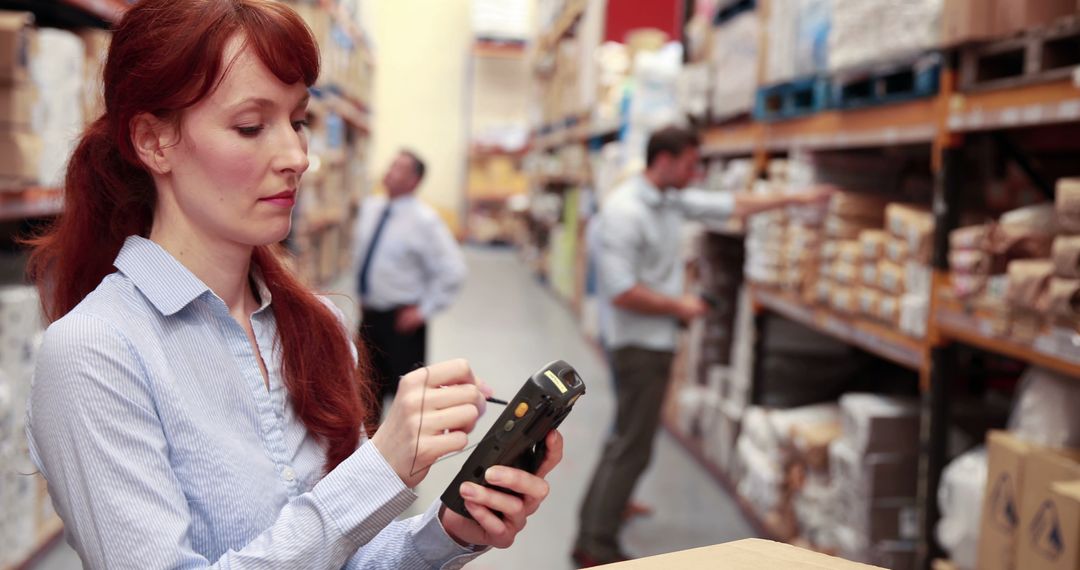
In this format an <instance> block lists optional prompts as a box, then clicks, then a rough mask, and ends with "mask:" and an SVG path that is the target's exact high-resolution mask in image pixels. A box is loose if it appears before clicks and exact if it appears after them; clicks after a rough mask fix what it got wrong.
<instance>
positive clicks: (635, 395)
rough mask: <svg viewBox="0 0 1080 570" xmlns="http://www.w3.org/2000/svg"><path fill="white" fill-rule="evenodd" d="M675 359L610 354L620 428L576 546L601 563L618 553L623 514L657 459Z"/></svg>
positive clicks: (644, 352)
mask: <svg viewBox="0 0 1080 570" xmlns="http://www.w3.org/2000/svg"><path fill="white" fill-rule="evenodd" d="M673 357H674V355H673V354H672V353H671V352H668V351H658V350H649V349H644V348H636V347H624V348H619V349H616V350H615V351H613V352H612V353H611V367H612V371H613V373H614V377H615V398H616V408H615V429H614V430H612V432H611V433H610V435H608V438H607V441H606V442H605V444H604V450H603V453H602V455H601V457H600V463H599V465H597V467H596V472H595V473H594V474H593V478H592V483H591V484H590V485H589V490H588V492H587V493H586V494H585V502H584V503H583V504H582V506H581V514H580V527H579V534H578V539H577V544H576V546H575V548H576V549H578V550H582V551H584V552H586V553H588V554H589V555H591V556H592V557H594V558H596V559H597V560H599V561H601V562H604V561H608V560H613V559H614V558H615V557H616V556H618V554H619V546H618V540H617V536H618V533H619V528H620V527H621V526H622V522H623V521H622V514H623V511H624V510H625V509H626V505H627V503H628V502H629V501H630V496H631V495H632V494H633V492H634V487H635V486H636V485H637V482H638V479H640V478H641V474H642V473H643V472H644V471H645V468H646V467H648V466H649V460H650V459H651V458H652V449H653V439H654V437H655V435H656V430H657V428H658V427H659V426H660V408H661V406H662V405H663V403H664V395H665V393H666V392H667V385H668V379H669V378H670V376H671V361H672V359H673Z"/></svg>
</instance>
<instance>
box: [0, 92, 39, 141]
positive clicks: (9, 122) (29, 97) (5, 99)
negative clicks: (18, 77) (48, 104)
mask: <svg viewBox="0 0 1080 570" xmlns="http://www.w3.org/2000/svg"><path fill="white" fill-rule="evenodd" d="M37 103H38V94H37V89H36V88H35V87H34V84H33V83H18V84H13V85H3V84H0V128H4V129H19V130H28V129H30V127H31V125H32V119H33V116H34V108H35V107H36V106H37Z"/></svg>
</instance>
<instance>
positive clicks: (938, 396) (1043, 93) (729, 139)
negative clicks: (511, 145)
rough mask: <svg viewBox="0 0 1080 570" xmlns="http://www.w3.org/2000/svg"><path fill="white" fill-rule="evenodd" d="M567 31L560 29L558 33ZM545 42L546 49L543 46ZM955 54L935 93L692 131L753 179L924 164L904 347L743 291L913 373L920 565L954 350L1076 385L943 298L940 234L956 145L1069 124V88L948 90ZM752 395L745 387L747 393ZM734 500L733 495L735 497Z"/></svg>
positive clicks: (1063, 360) (1079, 364) (1051, 338)
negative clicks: (925, 306) (919, 160)
mask: <svg viewBox="0 0 1080 570" xmlns="http://www.w3.org/2000/svg"><path fill="white" fill-rule="evenodd" d="M573 9H574V8H573V7H570V8H568V11H567V13H566V14H564V15H563V17H562V18H560V19H559V22H560V26H559V27H556V29H555V30H554V31H553V32H552V33H551V34H550V35H548V36H545V38H544V40H542V42H541V44H540V45H541V47H542V49H546V50H550V49H551V48H552V46H553V45H554V43H553V42H552V41H551V39H550V38H552V37H556V38H557V37H564V36H565V34H566V33H567V32H566V30H568V29H569V28H570V27H572V25H573V22H574V21H576V20H575V18H576V17H578V16H576V15H575V14H574V13H573V12H572V10H573ZM564 22H569V23H568V24H566V25H565V26H562V25H561V24H562V23H564ZM555 43H557V42H555ZM958 49H963V47H959V48H957V47H956V46H949V48H948V49H947V51H946V53H945V54H944V55H945V57H944V61H945V64H944V65H943V66H942V68H941V70H940V77H939V78H938V79H939V84H940V88H939V91H938V93H937V95H935V96H932V97H927V98H922V99H913V100H909V101H905V102H899V103H891V104H883V105H880V106H872V107H864V108H860V109H852V110H827V111H823V112H819V113H815V114H810V115H805V116H801V117H798V118H793V119H789V120H780V121H774V122H762V121H757V120H755V119H753V118H750V117H749V116H741V117H736V118H734V119H730V120H726V121H724V122H721V123H717V124H713V125H711V126H709V127H708V128H707V129H706V130H705V131H704V133H703V148H702V153H703V155H704V156H705V157H706V158H731V157H753V159H754V163H755V165H756V166H757V168H758V169H759V172H761V171H763V169H764V166H765V165H766V163H767V161H768V158H769V157H770V156H772V155H776V154H782V153H786V152H790V151H792V150H796V149H799V150H810V151H829V150H843V149H863V148H884V147H895V146H911V145H918V146H920V147H925V148H926V152H927V153H928V155H929V156H930V157H931V164H932V172H933V174H934V176H935V188H934V213H935V217H936V225H935V242H934V245H935V247H934V259H933V261H934V263H933V271H934V273H933V286H932V291H931V308H930V311H929V316H928V323H927V334H926V336H925V337H924V338H920V339H916V338H913V337H910V336H907V335H904V334H902V333H900V332H898V331H896V330H894V329H893V328H891V327H888V326H885V325H882V324H880V323H877V322H873V321H870V320H867V319H861V318H857V317H852V316H850V315H843V314H839V313H837V312H836V311H833V310H831V309H828V308H823V307H821V306H817V305H812V304H810V303H807V302H805V301H803V300H802V299H801V298H799V297H797V296H795V295H792V294H790V293H787V292H783V291H779V290H775V289H771V288H768V287H764V286H759V285H754V286H751V287H749V294H750V299H751V303H752V306H753V307H754V310H755V312H756V313H758V314H759V315H760V314H764V313H773V314H778V315H781V316H784V317H786V318H788V319H790V320H794V321H796V322H799V323H801V324H803V325H805V326H807V327H809V328H811V329H814V330H817V331H819V332H821V333H823V334H825V335H828V336H830V337H833V338H835V339H838V340H840V341H842V342H844V343H846V344H849V345H851V346H855V347H858V348H860V349H862V350H864V351H866V352H868V353H871V354H874V355H876V356H878V357H881V358H883V359H885V360H887V361H890V362H893V363H895V364H898V365H900V366H902V367H905V368H908V369H910V370H913V371H915V372H917V373H918V375H919V379H920V388H921V390H922V393H923V398H922V400H923V406H922V410H923V421H922V426H923V427H922V433H921V436H920V439H921V442H920V445H921V450H922V453H921V463H920V468H919V474H920V475H919V486H918V489H919V492H918V496H919V504H920V520H919V541H918V542H919V561H920V562H919V564H920V567H922V568H929V567H930V565H931V563H932V561H933V560H934V559H935V558H938V557H939V556H940V554H941V551H940V549H939V548H938V546H937V545H936V542H935V540H934V539H933V536H934V534H933V529H934V527H935V525H936V523H937V521H938V519H939V512H938V506H937V499H936V498H937V488H938V485H939V481H940V478H941V473H942V471H943V469H944V467H945V465H946V462H947V459H948V457H947V449H946V440H947V431H948V429H949V426H950V424H951V407H952V406H951V403H952V402H951V399H952V396H951V388H952V386H951V379H950V375H949V371H950V368H951V366H952V363H953V359H954V353H953V348H954V346H955V345H957V344H963V345H966V346H970V347H972V348H976V349H978V350H981V351H984V352H988V353H992V354H997V355H1001V356H1006V357H1010V358H1013V359H1017V360H1021V361H1024V362H1027V363H1030V364H1034V365H1039V366H1043V367H1046V368H1049V369H1052V370H1056V371H1058V372H1062V373H1064V374H1067V375H1070V376H1074V377H1077V378H1080V346H1078V344H1080V343H1077V342H1076V337H1075V335H1071V336H1070V335H1064V336H1063V335H1060V334H1058V335H1053V334H1049V335H1043V336H1040V337H1037V338H1034V339H1020V338H1015V337H1010V336H1002V335H1000V334H996V333H995V331H994V330H993V327H992V326H990V324H989V323H988V322H986V321H985V320H984V319H983V318H982V317H981V316H980V315H979V314H978V313H977V312H975V311H973V310H971V309H969V308H968V307H965V306H963V305H961V304H959V303H957V302H955V301H952V300H950V298H949V297H950V296H949V295H947V294H946V291H947V288H948V287H949V275H948V259H947V253H948V234H949V232H950V231H951V230H952V229H955V228H956V227H957V225H958V224H957V220H958V218H959V211H960V208H961V206H962V204H960V203H959V199H960V182H961V179H962V178H963V173H962V171H961V169H962V168H963V167H962V165H961V161H960V151H961V150H962V149H963V148H964V145H965V136H966V135H970V134H973V133H978V132H986V131H1008V130H1010V129H1018V128H1028V127H1039V126H1050V125H1060V124H1069V123H1080V88H1078V87H1077V85H1076V84H1075V83H1074V82H1073V81H1072V80H1070V79H1055V80H1051V81H1047V82H1042V83H1032V84H1029V85H1021V86H1011V87H1003V88H997V89H984V90H978V91H973V92H970V93H962V92H959V91H958V90H957V88H956V86H957V76H958V73H959V72H958V67H959V56H958V51H957V50H958ZM596 129H597V125H591V124H589V122H588V119H587V117H586V116H571V117H567V118H566V119H565V120H564V121H561V122H559V123H557V124H554V125H548V126H546V127H544V128H542V129H539V130H538V131H537V132H536V133H534V137H533V148H534V149H536V150H539V151H544V152H546V151H551V150H554V149H557V148H559V147H561V146H563V145H567V144H581V143H582V142H584V141H587V140H589V138H590V137H591V136H595V132H596ZM578 182H582V181H579V180H567V179H564V178H561V177H554V178H552V177H542V178H540V179H538V180H537V183H539V184H542V185H554V186H561V185H564V184H575V183H578ZM706 229H707V230H708V231H711V232H716V233H722V234H724V235H738V234H739V232H740V229H739V228H728V227H724V228H720V227H707V228H706ZM752 392H753V390H752ZM665 426H666V428H667V430H668V431H669V432H670V433H671V434H672V435H673V436H674V438H675V440H676V441H678V442H679V443H680V444H681V445H682V446H684V447H685V448H686V449H687V451H688V452H689V453H690V454H691V455H692V456H693V457H695V458H696V459H697V460H698V461H699V462H700V463H701V464H702V465H703V466H704V467H705V469H706V470H707V471H708V472H709V473H711V474H712V475H713V476H714V478H715V479H716V480H717V481H718V483H719V484H720V485H721V486H722V487H724V488H725V489H727V490H728V491H730V492H732V494H733V495H735V493H734V491H733V485H732V481H731V480H730V478H729V477H728V476H727V475H726V473H725V471H724V469H723V468H722V466H719V465H716V464H715V463H713V462H712V461H711V460H710V459H709V458H708V457H707V456H706V454H705V453H704V452H703V450H702V449H701V444H700V442H698V441H697V440H695V439H694V438H693V437H690V436H689V435H687V434H683V433H681V431H680V430H679V428H678V427H677V426H675V425H673V424H672V423H671V422H669V421H667V420H665ZM736 499H738V497H737V496H736ZM739 505H740V508H741V509H742V510H743V512H744V514H746V515H747V518H748V520H750V521H751V523H752V524H753V526H754V527H755V528H756V529H758V530H759V532H762V533H763V535H765V536H767V535H768V534H769V531H768V528H767V526H766V525H765V523H764V521H763V520H762V517H761V516H760V515H759V514H758V513H755V512H754V511H753V509H752V508H751V507H750V506H749V505H748V504H747V503H746V502H745V501H739Z"/></svg>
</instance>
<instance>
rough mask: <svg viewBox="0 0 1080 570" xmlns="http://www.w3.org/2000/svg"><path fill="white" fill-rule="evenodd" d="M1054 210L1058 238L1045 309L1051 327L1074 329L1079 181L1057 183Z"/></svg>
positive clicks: (1079, 319) (1079, 261)
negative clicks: (1047, 310) (1052, 325)
mask: <svg viewBox="0 0 1080 570" xmlns="http://www.w3.org/2000/svg"><path fill="white" fill-rule="evenodd" d="M1056 211H1057V219H1058V224H1059V226H1060V230H1061V231H1062V235H1059V236H1057V237H1056V238H1055V239H1054V245H1053V263H1054V276H1053V277H1052V278H1051V280H1050V285H1049V291H1048V294H1047V301H1048V303H1047V306H1048V308H1049V311H1050V317H1051V318H1052V319H1053V320H1054V321H1055V324H1060V325H1062V326H1064V327H1065V328H1069V329H1076V328H1077V325H1078V324H1080V179H1076V178H1067V179H1063V180H1061V181H1060V182H1058V185H1057V201H1056Z"/></svg>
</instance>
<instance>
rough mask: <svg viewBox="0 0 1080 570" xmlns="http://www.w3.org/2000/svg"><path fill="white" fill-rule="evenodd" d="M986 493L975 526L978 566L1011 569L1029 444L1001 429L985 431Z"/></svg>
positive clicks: (990, 569)
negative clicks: (980, 513)
mask: <svg viewBox="0 0 1080 570" xmlns="http://www.w3.org/2000/svg"><path fill="white" fill-rule="evenodd" d="M986 440H987V442H986V444H987V471H986V493H985V495H984V496H983V510H982V522H981V524H980V527H979V557H978V560H979V564H978V567H979V568H980V569H981V570H1015V569H1016V568H1017V566H1016V542H1017V534H1018V533H1017V531H1018V529H1019V528H1020V508H1021V492H1022V490H1023V484H1024V465H1025V461H1024V460H1025V459H1026V457H1027V455H1028V453H1030V452H1031V450H1032V446H1031V444H1029V443H1027V442H1025V441H1022V440H1020V439H1018V438H1017V437H1015V436H1013V435H1012V434H1010V433H1008V432H1004V431H992V432H990V433H989V434H988V435H987V438H986Z"/></svg>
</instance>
